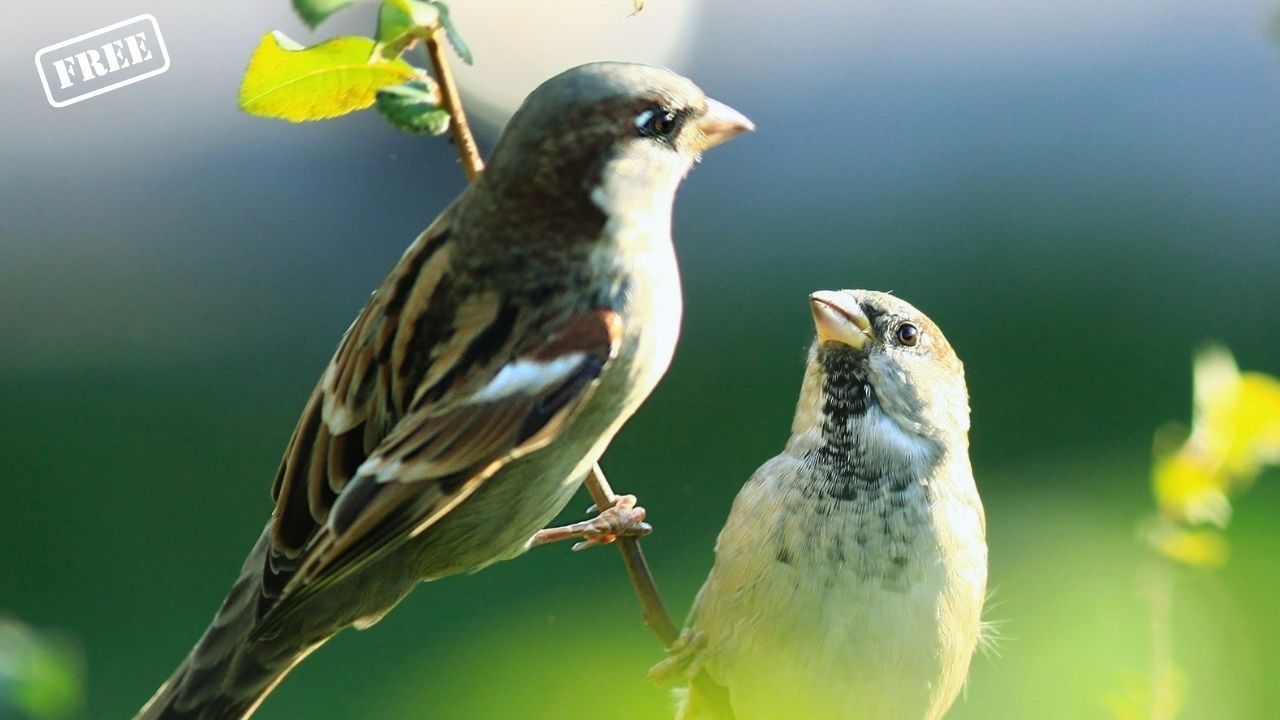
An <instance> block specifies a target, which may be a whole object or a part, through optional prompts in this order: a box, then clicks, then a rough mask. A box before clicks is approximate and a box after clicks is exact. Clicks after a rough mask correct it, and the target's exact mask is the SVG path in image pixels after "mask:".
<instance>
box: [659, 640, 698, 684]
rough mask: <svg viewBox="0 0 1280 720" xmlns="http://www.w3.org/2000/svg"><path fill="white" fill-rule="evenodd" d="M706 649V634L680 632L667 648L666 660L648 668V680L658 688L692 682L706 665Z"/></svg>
mask: <svg viewBox="0 0 1280 720" xmlns="http://www.w3.org/2000/svg"><path fill="white" fill-rule="evenodd" d="M706 648H707V635H706V633H704V632H702V631H701V630H689V629H688V628H686V629H684V630H682V631H680V637H678V638H676V641H675V642H674V643H672V644H671V647H669V648H667V658H666V659H665V660H663V661H662V662H659V663H658V664H657V665H654V666H653V667H652V668H650V670H649V680H650V681H652V682H653V683H655V684H656V685H657V686H658V687H668V686H670V685H674V684H676V683H678V682H688V681H689V680H692V679H693V677H694V676H696V675H697V674H698V673H700V672H702V667H703V665H705V664H706V653H704V652H703V651H704V650H706Z"/></svg>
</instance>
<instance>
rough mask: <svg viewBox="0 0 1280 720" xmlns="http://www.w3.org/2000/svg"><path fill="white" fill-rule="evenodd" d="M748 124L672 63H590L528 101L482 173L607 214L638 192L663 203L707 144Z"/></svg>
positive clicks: (516, 188) (512, 187) (515, 188)
mask: <svg viewBox="0 0 1280 720" xmlns="http://www.w3.org/2000/svg"><path fill="white" fill-rule="evenodd" d="M753 127H754V126H753V125H752V124H751V121H750V120H748V119H747V118H745V117H744V116H743V115H742V114H741V113H739V112H737V111H736V110H734V109H732V108H730V107H728V106H726V105H723V104H721V103H719V102H716V101H715V100H712V99H710V98H708V97H707V96H706V95H705V94H703V92H702V90H700V89H699V88H698V86H697V85H694V84H693V82H691V81H690V80H688V79H687V78H684V77H681V76H679V75H677V74H675V73H673V72H671V71H669V70H664V69H662V68H656V67H649V66H647V65H636V64H632V63H619V62H599V63H591V64H589V65H581V66H579V67H576V68H573V69H571V70H566V71H565V72H563V73H560V74H559V75H557V76H555V77H553V78H551V79H550V80H547V81H546V82H544V83H543V84H542V85H540V86H539V87H538V88H537V89H536V90H534V91H533V92H532V93H531V94H530V95H529V97H528V98H526V99H525V101H524V104H523V105H521V106H520V109H519V110H518V111H517V112H516V114H515V115H514V116H513V117H512V118H511V121H510V122H509V123H508V124H507V127H506V129H505V130H504V131H503V133H502V137H501V138H500V139H499V140H498V144H497V146H496V147H495V148H494V151H493V155H492V158H491V160H490V162H489V167H488V169H487V170H486V172H485V175H486V179H487V182H489V183H490V184H492V185H495V186H500V187H502V188H504V189H505V190H506V191H508V192H516V193H521V194H524V193H528V194H536V195H539V196H545V195H547V194H551V195H568V196H570V197H566V198H563V199H564V200H569V201H582V200H587V201H591V202H593V203H594V204H595V205H596V206H605V207H603V208H602V209H604V210H605V212H606V213H608V212H612V211H613V210H615V209H618V208H615V207H614V206H616V205H618V204H622V205H624V206H625V205H627V204H628V203H630V202H633V201H635V199H636V198H645V199H647V198H652V197H655V196H660V197H661V199H665V201H666V202H667V203H668V205H669V204H670V200H671V198H672V197H674V193H675V189H676V186H677V185H679V183H680V180H681V179H682V178H684V176H685V174H686V173H687V172H688V171H689V168H690V167H692V165H693V164H694V163H695V162H697V160H698V159H699V157H701V154H702V152H703V151H704V150H707V149H708V148H711V147H714V146H716V145H719V144H720V143H722V142H724V141H726V140H728V139H730V138H732V137H734V136H735V135H738V134H739V133H742V132H744V131H747V130H751V129H753ZM621 209H622V210H625V209H626V208H625V207H623V208H621ZM635 209H636V210H637V211H643V208H635Z"/></svg>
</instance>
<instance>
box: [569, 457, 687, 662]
mask: <svg viewBox="0 0 1280 720" xmlns="http://www.w3.org/2000/svg"><path fill="white" fill-rule="evenodd" d="M586 486H587V492H589V493H591V499H592V500H593V501H595V504H596V507H598V508H600V509H601V510H604V509H605V508H610V507H613V502H614V499H615V498H616V497H617V496H616V495H614V493H613V488H611V487H609V481H608V480H606V479H605V477H604V471H603V470H601V469H600V465H599V463H597V464H596V465H595V466H593V467H592V468H591V472H589V473H587V480H586ZM617 544H618V550H619V551H620V552H621V553H622V562H623V563H624V564H625V565H626V566H627V574H628V575H630V576H631V584H632V585H635V588H636V596H637V597H638V598H640V606H641V608H642V609H643V610H642V615H641V617H642V618H643V619H644V624H645V625H647V626H648V627H649V629H650V630H652V631H653V632H654V634H655V635H657V636H658V639H659V640H661V641H662V645H663V647H666V648H670V647H671V646H672V645H674V644H675V642H676V639H677V638H679V637H680V630H679V629H677V628H676V625H675V623H673V622H672V621H671V614H670V613H668V612H667V606H666V605H665V604H664V603H663V602H662V594H661V593H659V592H658V584H657V583H656V582H655V581H654V579H653V573H652V572H650V571H649V563H648V562H647V561H646V560H645V559H644V551H643V550H641V549H640V541H639V540H638V539H636V538H632V537H620V538H618V540H617Z"/></svg>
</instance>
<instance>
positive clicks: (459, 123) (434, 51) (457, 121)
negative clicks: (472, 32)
mask: <svg viewBox="0 0 1280 720" xmlns="http://www.w3.org/2000/svg"><path fill="white" fill-rule="evenodd" d="M442 32H443V30H436V31H435V32H433V33H431V35H430V36H429V37H428V38H427V42H426V45H427V57H428V58H429V59H430V60H431V68H432V70H433V71H434V72H435V76H436V83H437V84H438V85H439V86H440V101H441V102H442V103H444V108H445V110H448V111H449V117H450V118H451V119H452V122H450V123H449V132H450V133H451V134H452V135H453V146H454V148H455V149H456V150H457V151H458V159H459V160H461V161H462V172H463V174H465V175H466V176H467V182H475V179H476V178H478V177H480V173H482V172H484V161H483V160H481V159H480V150H479V148H477V147H476V139H475V137H473V136H472V135H471V126H470V125H468V124H467V114H466V112H464V111H463V109H462V96H461V95H459V94H458V84H457V83H456V82H454V79H453V71H451V70H450V69H449V60H448V58H446V57H445V47H444V46H445V44H446V43H447V41H441V39H440V33H442Z"/></svg>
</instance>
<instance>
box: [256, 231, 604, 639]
mask: <svg viewBox="0 0 1280 720" xmlns="http://www.w3.org/2000/svg"><path fill="white" fill-rule="evenodd" d="M437 225H441V223H439V222H438V223H436V224H435V225H433V227H432V228H429V229H428V230H427V232H426V233H424V234H423V237H422V238H420V239H419V241H418V242H416V243H415V244H414V245H413V246H412V247H411V248H410V250H409V251H408V255H407V256H406V258H405V259H404V260H403V261H402V262H401V263H400V264H399V266H398V267H399V268H400V269H399V270H398V271H397V272H396V273H395V274H393V275H392V276H391V277H389V278H388V279H387V281H386V282H385V283H384V284H383V286H382V287H381V288H380V289H379V290H378V291H377V292H376V293H375V294H374V297H373V298H372V299H371V300H370V303H369V307H367V308H366V309H365V312H363V313H362V314H361V316H360V317H359V318H358V319H357V320H356V323H355V324H354V325H353V326H352V327H351V329H350V330H349V331H348V332H347V336H346V337H345V338H344V340H343V342H342V345H341V346H340V347H339V349H338V352H337V354H336V355H335V357H334V360H333V362H332V364H331V365H330V367H329V369H328V371H327V372H326V373H325V376H324V378H323V379H322V380H321V383H320V386H319V387H318V388H317V389H316V392H315V394H314V395H313V396H312V399H311V402H310V403H309V404H308V407H307V410H306V411H305V412H304V415H303V418H302V420H301V422H300V423H299V425H298V429H297V430H296V431H295V433H294V438H293V440H292V441H291V443H290V447H289V449H288V450H287V451H286V455H285V459H284V462H283V464H282V467H281V471H280V474H279V476H278V478H277V483H276V489H275V495H276V499H277V505H276V512H275V514H274V516H273V521H272V548H271V552H270V553H269V557H268V562H267V567H266V568H264V583H263V598H262V600H263V602H262V605H261V609H260V612H262V613H263V614H267V613H270V614H271V615H279V614H281V612H282V611H285V610H286V609H287V607H288V606H295V605H296V604H297V603H298V602H300V601H301V600H303V599H304V598H305V597H306V596H308V595H310V594H312V593H314V592H315V591H316V590H318V589H320V588H322V587H324V586H326V585H328V584H330V583H332V582H334V581H336V580H338V579H340V578H342V577H345V576H346V575H348V574H349V573H351V572H353V571H354V570H356V569H358V568H359V567H360V566H362V565H363V564H364V563H366V562H368V561H369V560H371V559H372V558H375V557H378V556H379V555H381V554H382V553H384V552H387V551H388V550H389V549H391V548H394V547H396V546H397V545H399V544H400V543H402V542H404V541H406V540H408V539H409V538H411V537H413V536H415V535H417V534H418V533H420V532H422V531H423V530H425V529H426V528H427V527H429V526H430V525H431V524H432V523H434V522H435V521H436V520H438V519H439V518H440V517H441V516H442V515H443V514H444V513H446V512H448V511H449V509H451V508H452V507H454V506H455V505H457V504H458V503H459V502H461V501H462V500H463V499H465V498H466V497H467V496H469V495H470V494H471V493H472V492H474V490H475V489H476V488H477V487H478V486H479V485H480V484H481V483H482V482H483V481H484V480H485V479H487V478H488V477H490V476H492V475H493V473H495V472H496V471H497V470H498V469H500V468H501V467H502V466H503V465H504V464H506V463H508V462H510V461H511V460H513V459H515V458H518V457H520V456H521V455H524V454H526V453H529V452H532V451H534V450H537V449H538V448H541V447H543V446H544V445H546V444H547V443H548V442H550V441H551V440H552V439H553V438H554V437H555V436H556V435H557V434H558V433H559V432H560V430H561V429H562V428H563V427H564V426H565V425H566V424H567V423H568V422H569V420H570V419H571V418H572V417H573V416H574V414H575V412H576V411H577V409H578V408H580V407H581V406H582V403H583V402H584V401H585V399H586V398H587V397H588V395H589V394H590V392H591V391H592V390H593V389H594V387H595V385H596V381H597V379H598V378H599V376H600V374H601V373H602V372H603V370H604V368H605V366H606V365H607V363H608V362H609V360H610V359H612V358H613V356H614V355H615V354H616V353H617V349H618V344H619V341H620V336H621V321H620V318H619V316H618V315H617V314H616V313H613V312H610V311H604V310H601V311H593V312H583V313H580V314H577V315H573V316H570V317H568V318H565V319H563V320H560V321H558V322H556V323H554V324H553V325H552V326H551V327H545V326H544V325H543V324H542V323H540V322H538V321H536V320H534V319H533V317H534V316H533V315H532V313H533V312H534V310H533V309H526V308H520V307H515V306H509V305H503V303H501V302H500V301H499V300H498V299H497V298H496V297H494V296H493V295H485V294H475V293H459V292H451V290H450V287H449V285H450V283H451V282H452V280H451V277H452V275H451V274H450V273H449V272H448V271H449V268H450V264H451V263H450V255H451V253H452V251H453V250H454V249H455V248H454V246H453V245H451V244H450V243H448V242H447V241H446V240H447V235H448V231H447V226H446V227H445V228H438V227H437ZM433 231H434V233H433ZM268 620H269V618H268ZM269 625H270V623H269V622H267V623H264V627H263V628H262V629H261V632H264V633H265V632H269V629H268V627H269Z"/></svg>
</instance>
